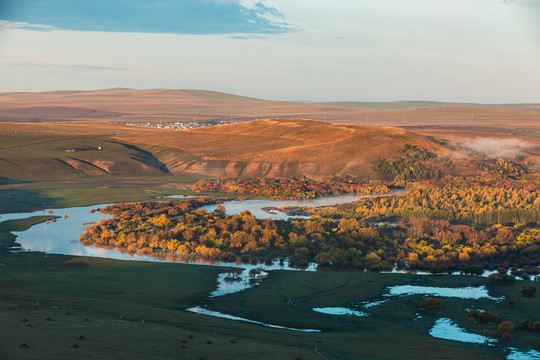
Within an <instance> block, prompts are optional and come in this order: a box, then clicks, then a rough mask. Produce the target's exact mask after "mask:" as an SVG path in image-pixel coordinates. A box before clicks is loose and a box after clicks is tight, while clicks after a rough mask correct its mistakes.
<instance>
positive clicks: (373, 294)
mask: <svg viewBox="0 0 540 360" xmlns="http://www.w3.org/2000/svg"><path fill="white" fill-rule="evenodd" d="M34 221H42V218H35V219H31V220H29V221H23V222H20V221H19V222H8V223H3V224H2V226H1V228H0V236H1V238H0V239H1V241H2V248H1V249H0V262H1V263H2V267H1V274H2V277H1V278H0V279H1V280H0V283H1V287H0V316H1V318H2V321H1V322H0V334H2V335H1V337H0V340H1V342H2V344H3V345H2V347H1V348H0V356H1V357H3V358H7V359H33V358H40V359H56V358H66V357H76V358H88V359H93V358H96V359H98V358H100V359H103V358H111V359H113V358H114V359H128V358H131V359H144V358H149V357H156V356H157V357H159V358H162V359H173V358H178V356H180V357H181V358H183V359H200V358H204V359H237V358H247V359H298V358H301V359H357V358H358V357H359V356H369V357H370V358H373V359H388V358H395V357H396V356H399V357H400V358H403V359H415V358H418V357H419V356H422V357H423V358H426V359H443V358H444V359H461V358H463V357H466V356H467V357H473V358H475V359H494V358H501V359H502V358H504V352H503V350H501V349H496V348H485V347H482V346H479V345H468V344H462V343H458V342H452V341H448V340H440V339H435V338H432V337H430V336H429V335H427V331H428V330H429V328H430V327H431V326H432V325H433V323H434V321H435V320H436V319H438V318H439V317H449V318H451V319H454V320H455V321H456V322H457V323H458V324H459V325H460V326H463V327H465V328H466V329H467V330H468V331H471V332H474V333H481V332H482V331H483V330H484V329H486V328H487V329H491V328H493V327H494V326H493V325H475V324H470V323H468V321H466V316H465V311H464V308H465V307H471V306H474V307H478V308H483V309H487V310H490V311H493V312H497V313H498V314H499V315H500V316H502V317H503V318H505V319H511V320H513V321H515V322H517V321H518V320H521V317H524V316H525V317H531V318H533V319H534V318H535V317H536V316H537V315H538V313H539V312H540V306H539V304H538V301H537V299H536V298H532V299H528V298H522V297H520V296H519V289H520V287H521V286H522V285H523V284H524V282H517V283H516V284H515V285H513V286H510V287H497V288H494V289H493V294H494V295H496V296H499V295H504V296H506V297H507V298H515V299H516V300H517V301H518V306H517V307H516V308H515V309H512V308H511V307H509V306H508V305H507V304H506V302H501V303H496V302H494V301H492V300H477V301H471V300H468V301H466V300H457V299H451V298H443V299H442V301H443V303H442V306H441V308H440V309H438V310H433V311H424V310H421V309H420V308H419V307H418V302H419V300H420V298H421V297H420V296H418V295H417V296H411V297H405V298H401V299H398V300H394V301H392V302H390V303H387V304H383V305H380V306H378V307H375V308H373V309H372V310H371V309H370V312H371V313H372V315H371V316H369V317H366V318H349V317H335V316H329V315H322V314H318V313H314V312H312V311H311V310H310V308H311V307H314V306H338V305H341V306H343V305H347V304H348V303H350V302H358V301H362V300H373V299H378V298H379V297H380V295H382V294H383V293H384V292H385V287H386V286H388V285H396V284H414V285H432V286H433V285H434V286H453V287H457V286H475V285H484V284H485V283H486V280H485V278H472V277H456V276H447V277H442V276H440V277H432V276H414V275H399V274H370V273H332V272H329V273H325V272H318V273H306V272H290V271H279V272H272V273H271V274H270V276H269V277H268V278H267V279H266V280H265V281H263V283H262V285H260V286H257V287H255V288H253V289H250V290H247V291H245V292H243V293H238V294H232V295H228V296H225V297H220V298H215V299H212V300H211V301H208V300H205V297H206V296H207V294H208V293H209V292H211V291H212V290H213V289H214V287H215V284H216V281H215V278H216V276H217V274H218V273H219V272H220V271H221V270H220V268H217V267H205V266H187V265H182V264H158V263H143V262H125V261H114V260H106V259H95V258H82V257H69V256H54V255H48V256H46V255H44V254H41V253H23V254H9V253H7V252H6V250H5V247H6V246H8V245H10V242H11V241H12V240H13V239H12V237H11V236H10V235H8V234H7V233H6V230H9V229H21V228H24V227H25V226H28V225H30V224H31V223H32V222H34ZM156 278H158V279H159V281H155V279H156ZM290 300H292V301H293V302H294V303H295V304H296V306H295V307H292V306H290V305H289V304H288V301H290ZM208 302H209V307H210V308H211V309H214V310H221V311H223V312H225V313H229V314H234V315H237V316H244V317H247V318H250V319H255V320H259V321H266V322H270V323H274V324H276V323H277V324H279V325H285V326H292V327H299V328H315V329H323V330H324V331H323V332H322V333H319V334H317V333H314V334H309V333H297V332H294V333H291V332H290V331H285V330H276V329H270V328H265V327H262V326H259V325H252V324H246V323H241V322H235V321H231V320H224V319H216V318H212V317H207V316H201V315H195V314H191V313H188V312H185V311H183V309H185V308H187V307H190V306H193V305H199V304H204V303H208ZM417 313H419V314H421V315H422V319H420V320H418V321H413V319H414V318H415V317H416V314H417ZM24 319H26V320H28V322H26V321H25V320H24ZM47 319H49V320H47ZM29 324H30V325H31V327H29V326H28V325H29ZM81 336H82V337H84V339H83V338H81ZM191 337H192V338H191ZM183 340H184V341H185V342H182V341H183ZM231 340H234V343H231V342H230V341H231ZM207 341H210V342H211V344H207ZM21 344H26V346H27V347H21ZM74 344H77V346H78V347H77V348H74V347H73V346H74ZM531 344H532V346H533V347H534V346H538V339H537V337H535V335H534V333H528V332H525V331H522V330H516V331H515V332H514V339H513V340H512V341H511V343H510V345H512V346H516V347H523V346H529V347H530V346H531ZM534 344H536V345H534ZM182 345H184V346H185V347H186V348H185V349H183V348H182Z"/></svg>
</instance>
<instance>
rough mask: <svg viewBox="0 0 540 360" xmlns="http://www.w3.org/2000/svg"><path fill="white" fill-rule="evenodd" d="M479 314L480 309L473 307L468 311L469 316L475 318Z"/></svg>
mask: <svg viewBox="0 0 540 360" xmlns="http://www.w3.org/2000/svg"><path fill="white" fill-rule="evenodd" d="M477 316H478V310H476V309H471V310H469V311H467V317H468V318H475V317H477Z"/></svg>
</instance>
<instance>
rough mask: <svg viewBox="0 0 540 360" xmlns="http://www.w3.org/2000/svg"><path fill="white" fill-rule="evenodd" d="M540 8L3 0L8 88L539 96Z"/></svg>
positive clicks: (313, 1) (320, 96)
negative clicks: (119, 88)
mask: <svg viewBox="0 0 540 360" xmlns="http://www.w3.org/2000/svg"><path fill="white" fill-rule="evenodd" d="M539 60H540V0H407V1H404V0H334V1H329V0H260V1H259V0H191V1H190V0H174V1H173V0H159V1H151V0H146V1H143V0H77V1H74V0H24V1H22V0H2V1H1V2H0V76H1V78H2V81H1V82H0V91H42V90H57V89H98V88H107V87H132V88H196V89H209V90H217V91H225V92H232V93H237V94H241V95H247V96H254V97H261V98H267V99H277V100H313V101H323V100H358V101H386V100H405V99H418V100H420V99H422V100H443V101H474V102H487V103H497V102H499V103H500V102H540V67H539V66H538V63H540V61H539Z"/></svg>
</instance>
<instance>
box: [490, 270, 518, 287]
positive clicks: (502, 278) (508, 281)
mask: <svg viewBox="0 0 540 360" xmlns="http://www.w3.org/2000/svg"><path fill="white" fill-rule="evenodd" d="M515 281H516V279H515V278H514V277H513V276H512V275H505V274H499V273H495V274H491V275H489V276H488V282H489V283H490V284H492V285H512V284H513V283H514V282H515Z"/></svg>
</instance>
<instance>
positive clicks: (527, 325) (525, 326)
mask: <svg viewBox="0 0 540 360" xmlns="http://www.w3.org/2000/svg"><path fill="white" fill-rule="evenodd" d="M518 327H519V328H520V329H522V330H532V328H533V322H532V321H531V320H521V321H520V322H518Z"/></svg>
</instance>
